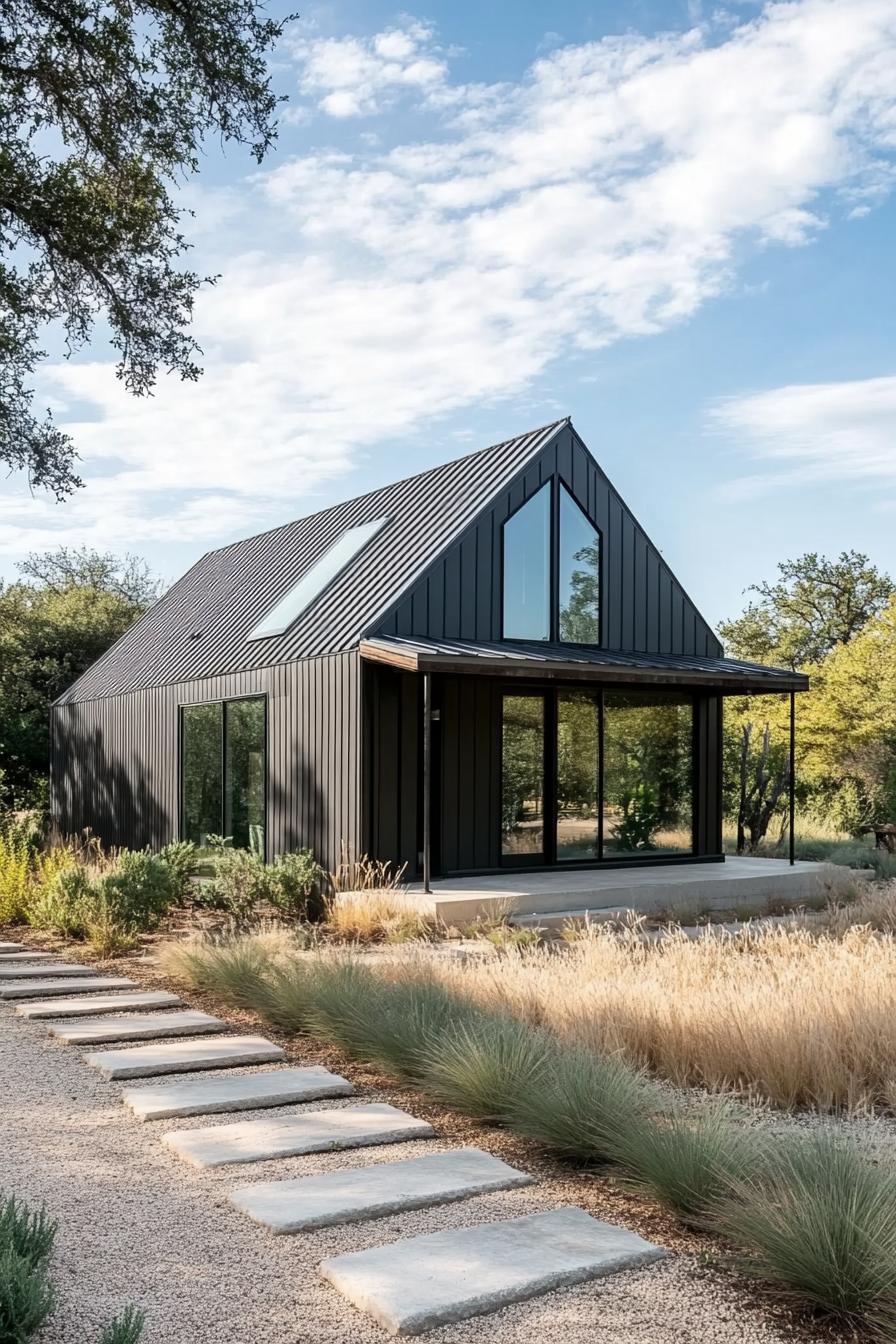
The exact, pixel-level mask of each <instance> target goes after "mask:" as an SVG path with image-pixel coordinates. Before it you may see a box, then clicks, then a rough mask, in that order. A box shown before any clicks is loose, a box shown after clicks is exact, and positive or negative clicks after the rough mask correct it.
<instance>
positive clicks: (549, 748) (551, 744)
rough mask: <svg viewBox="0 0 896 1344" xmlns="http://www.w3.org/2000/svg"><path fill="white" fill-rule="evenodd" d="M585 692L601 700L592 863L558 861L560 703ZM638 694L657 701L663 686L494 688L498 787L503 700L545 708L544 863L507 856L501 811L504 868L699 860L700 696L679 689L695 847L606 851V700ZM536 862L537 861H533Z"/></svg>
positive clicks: (509, 685)
mask: <svg viewBox="0 0 896 1344" xmlns="http://www.w3.org/2000/svg"><path fill="white" fill-rule="evenodd" d="M571 690H577V691H587V692H588V693H589V694H593V696H594V698H595V700H596V701H597V751H598V771H597V856H596V857H595V858H589V859H559V860H558V858H557V720H558V714H557V700H558V696H560V695H561V694H563V692H564V691H571ZM634 691H639V692H641V693H643V694H653V695H655V696H656V697H657V698H658V699H659V698H661V697H662V696H663V694H664V691H663V689H662V688H655V687H633V686H601V687H593V688H592V687H586V686H584V685H582V684H581V683H578V682H575V683H573V682H569V683H567V682H541V683H537V684H535V683H528V684H519V683H513V682H502V683H499V684H498V685H497V686H496V687H495V705H496V713H495V715H494V719H495V722H496V725H497V729H498V747H499V750H498V772H499V779H498V788H499V796H500V790H501V789H503V768H504V767H503V752H502V750H501V740H502V735H501V727H502V724H503V712H504V697H505V696H509V695H511V696H522V695H532V696H540V697H541V699H542V705H543V717H542V722H543V723H544V744H543V749H544V767H543V768H544V844H543V847H542V854H541V858H540V862H539V861H538V857H539V856H537V855H532V854H509V855H505V854H504V853H503V850H502V844H501V811H500V809H499V812H498V832H499V833H498V860H499V866H500V868H502V869H504V868H509V869H528V870H529V871H532V872H536V871H538V870H540V869H544V868H556V869H560V870H561V871H566V870H567V869H569V870H573V869H577V868H594V867H602V868H629V867H639V866H641V865H644V866H648V867H649V866H650V865H659V864H668V863H688V862H693V861H694V860H695V858H696V857H697V835H698V816H697V809H698V788H699V782H700V765H699V750H698V748H699V714H698V704H699V695H698V694H697V693H696V692H694V691H689V690H687V689H682V688H680V687H669V688H668V691H669V693H670V694H674V695H678V696H683V697H684V699H685V701H686V702H687V703H688V704H689V705H690V709H691V772H690V776H691V777H690V784H691V790H690V792H691V845H690V849H688V850H683V851H678V852H675V853H664V854H653V853H651V852H650V851H645V852H644V853H643V854H632V855H624V856H617V855H614V854H612V853H611V854H610V855H609V856H607V855H606V854H605V852H604V769H605V759H604V724H605V696H606V695H607V694H613V693H614V692H621V693H623V694H626V693H627V694H631V693H632V692H634ZM533 860H535V861H534V862H533Z"/></svg>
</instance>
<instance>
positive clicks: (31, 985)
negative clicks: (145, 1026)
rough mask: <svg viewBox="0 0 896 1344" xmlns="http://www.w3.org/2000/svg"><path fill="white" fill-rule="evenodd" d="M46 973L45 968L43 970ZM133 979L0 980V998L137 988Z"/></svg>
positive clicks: (113, 977)
mask: <svg viewBox="0 0 896 1344" xmlns="http://www.w3.org/2000/svg"><path fill="white" fill-rule="evenodd" d="M55 969H56V968H55V966H54V967H53V970H54V971H55ZM44 974H45V975H46V974H47V972H46V970H45V971H44ZM137 988H138V986H137V985H135V984H134V982H133V980H126V979H125V978H124V976H118V975H97V976H85V977H84V978H83V979H81V980H79V979H78V978H77V977H76V978H75V979H72V980H65V979H63V980H19V981H18V982H15V981H10V982H8V983H2V982H0V999H40V998H44V997H49V996H50V995H52V996H53V997H54V998H55V997H56V995H62V994H95V993H99V992H100V991H102V990H107V989H137Z"/></svg>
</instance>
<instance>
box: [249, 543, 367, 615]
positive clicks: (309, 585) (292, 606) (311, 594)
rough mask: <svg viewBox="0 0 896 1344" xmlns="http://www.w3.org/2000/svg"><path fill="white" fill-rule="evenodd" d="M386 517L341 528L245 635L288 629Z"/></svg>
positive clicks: (362, 547)
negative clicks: (338, 535) (340, 533)
mask: <svg viewBox="0 0 896 1344" xmlns="http://www.w3.org/2000/svg"><path fill="white" fill-rule="evenodd" d="M386 521H387V520H386V519H385V518H374V519H373V520H372V522H369V523H359V525H358V526H357V527H350V528H349V529H348V531H347V532H343V533H342V536H341V537H338V538H337V540H336V541H334V542H333V544H332V545H331V546H330V547H328V549H327V550H326V551H324V553H323V555H322V556H321V557H320V558H319V559H318V560H315V562H314V564H313V565H312V566H311V568H310V569H309V570H308V571H307V572H306V573H305V574H303V575H302V577H301V578H300V579H299V581H298V582H297V583H295V584H293V586H292V588H290V590H289V592H287V593H284V595H283V596H282V597H281V598H280V600H279V602H277V604H276V605H275V606H273V607H272V608H271V610H270V611H269V612H268V614H267V615H266V616H264V617H263V618H262V619H261V620H260V621H259V622H258V624H257V625H256V626H255V629H254V630H251V631H250V632H249V635H248V638H249V639H268V638H269V637H270V636H271V635H282V634H283V632H284V631H285V630H288V629H289V627H290V626H291V625H292V623H293V621H295V620H297V619H298V618H299V616H301V614H302V612H303V611H304V610H305V608H306V607H309V606H310V605H311V603H312V602H313V601H314V599H315V598H316V597H318V596H319V595H320V594H321V593H322V592H323V590H324V589H325V588H326V587H327V585H328V584H330V583H332V582H333V580H334V579H335V578H336V575H337V574H340V573H341V572H342V570H344V569H345V568H346V566H347V565H349V564H351V562H352V560H354V558H355V556H356V555H358V553H359V552H360V551H362V550H363V549H364V547H365V546H366V545H367V543H368V542H369V541H372V540H373V538H374V537H375V536H376V534H377V532H379V531H380V529H381V528H382V527H384V526H385V523H386Z"/></svg>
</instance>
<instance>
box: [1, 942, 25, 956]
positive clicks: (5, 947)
mask: <svg viewBox="0 0 896 1344" xmlns="http://www.w3.org/2000/svg"><path fill="white" fill-rule="evenodd" d="M21 951H22V944H21V943H0V957H5V956H8V955H9V953H10V952H21Z"/></svg>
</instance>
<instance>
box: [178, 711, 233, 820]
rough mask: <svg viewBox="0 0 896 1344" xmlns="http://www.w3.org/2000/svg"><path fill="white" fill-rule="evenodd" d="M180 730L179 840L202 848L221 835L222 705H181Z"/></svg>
mask: <svg viewBox="0 0 896 1344" xmlns="http://www.w3.org/2000/svg"><path fill="white" fill-rule="evenodd" d="M181 714H182V729H181V772H182V795H181V796H182V799H183V826H182V829H181V839H183V840H192V841H193V844H194V845H200V846H202V845H204V844H205V841H206V836H209V835H220V834H221V831H222V830H223V826H222V822H221V801H222V794H221V741H222V738H221V734H222V729H223V722H224V716H223V705H220V704H216V705H184V707H183V709H182V711H181Z"/></svg>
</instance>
